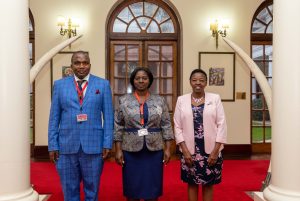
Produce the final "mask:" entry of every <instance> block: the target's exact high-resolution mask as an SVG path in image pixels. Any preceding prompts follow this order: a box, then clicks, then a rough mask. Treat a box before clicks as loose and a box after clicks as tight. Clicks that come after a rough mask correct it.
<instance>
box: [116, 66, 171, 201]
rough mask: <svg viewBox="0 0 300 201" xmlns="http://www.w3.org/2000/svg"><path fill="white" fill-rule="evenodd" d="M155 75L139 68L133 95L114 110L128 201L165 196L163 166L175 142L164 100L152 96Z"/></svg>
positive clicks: (132, 79) (133, 77) (118, 156)
mask: <svg viewBox="0 0 300 201" xmlns="http://www.w3.org/2000/svg"><path fill="white" fill-rule="evenodd" d="M152 82H153V75H152V73H151V71H150V70H149V69H148V68H144V67H137V68H136V69H135V70H134V71H133V72H132V73H131V76H130V83H131V85H132V87H133V90H134V92H133V93H132V94H126V95H124V96H122V97H120V99H119V106H118V108H117V109H116V111H115V132H114V141H115V145H116V146H115V147H116V162H117V163H118V164H119V165H121V166H122V167H123V169H122V171H123V193H124V196H126V197H127V201H138V200H140V199H144V200H147V201H155V200H158V197H159V196H161V195H162V181H163V164H164V163H165V164H167V163H168V162H169V160H170V142H171V140H173V139H174V136H173V131H172V127H171V121H170V116H169V111H168V106H167V104H166V102H165V100H164V98H162V97H160V96H158V95H153V94H150V92H149V88H150V86H151V84H152Z"/></svg>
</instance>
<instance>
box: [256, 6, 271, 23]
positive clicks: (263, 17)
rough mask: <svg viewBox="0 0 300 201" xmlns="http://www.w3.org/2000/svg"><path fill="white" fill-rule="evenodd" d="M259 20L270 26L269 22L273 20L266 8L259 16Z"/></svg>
mask: <svg viewBox="0 0 300 201" xmlns="http://www.w3.org/2000/svg"><path fill="white" fill-rule="evenodd" d="M257 19H259V20H260V21H262V22H264V23H266V24H269V22H270V21H271V20H272V17H271V16H270V14H269V12H268V10H267V9H266V8H264V9H263V10H262V11H260V13H259V14H258V15H257Z"/></svg>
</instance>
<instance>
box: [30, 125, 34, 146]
mask: <svg viewBox="0 0 300 201" xmlns="http://www.w3.org/2000/svg"><path fill="white" fill-rule="evenodd" d="M29 132H30V144H33V128H32V127H31V128H30V131H29Z"/></svg>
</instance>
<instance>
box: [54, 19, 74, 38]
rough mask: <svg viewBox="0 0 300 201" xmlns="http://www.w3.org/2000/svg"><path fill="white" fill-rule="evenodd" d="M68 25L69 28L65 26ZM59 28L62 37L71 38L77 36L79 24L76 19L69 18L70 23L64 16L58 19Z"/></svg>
mask: <svg viewBox="0 0 300 201" xmlns="http://www.w3.org/2000/svg"><path fill="white" fill-rule="evenodd" d="M66 24H67V27H66V26H65V25H66ZM57 26H60V32H59V33H60V35H62V36H64V35H66V34H67V36H68V37H69V38H71V37H72V36H76V35H77V30H76V27H79V23H78V21H77V20H76V19H71V18H69V19H68V21H66V19H65V18H64V17H62V16H59V17H58V18H57Z"/></svg>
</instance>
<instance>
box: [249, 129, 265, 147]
mask: <svg viewBox="0 0 300 201" xmlns="http://www.w3.org/2000/svg"><path fill="white" fill-rule="evenodd" d="M263 139H264V137H263V127H252V142H255V143H263Z"/></svg>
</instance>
